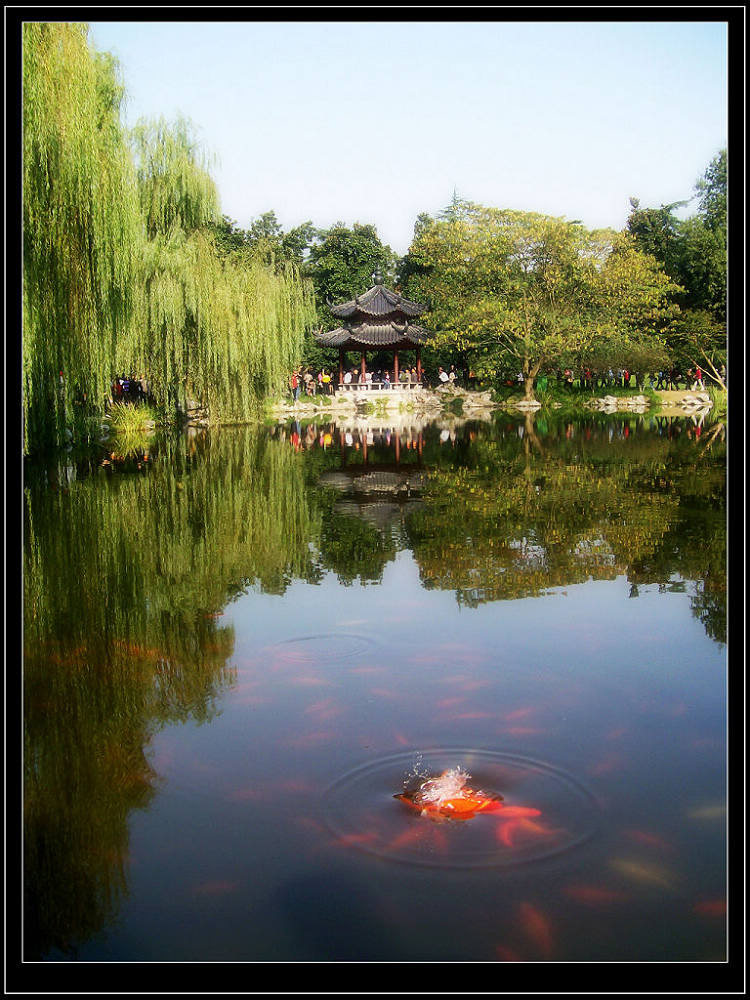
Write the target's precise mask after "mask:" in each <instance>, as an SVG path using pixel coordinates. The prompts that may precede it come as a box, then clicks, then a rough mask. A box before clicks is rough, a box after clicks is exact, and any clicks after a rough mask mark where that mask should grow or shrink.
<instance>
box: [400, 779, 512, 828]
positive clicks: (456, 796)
mask: <svg viewBox="0 0 750 1000" xmlns="http://www.w3.org/2000/svg"><path fill="white" fill-rule="evenodd" d="M469 777H470V776H469V775H468V774H466V772H465V771H462V770H461V769H460V768H453V769H451V770H448V771H444V772H443V773H442V774H441V775H440V777H439V778H432V779H430V780H428V781H424V782H423V783H422V784H421V785H420V786H419V788H418V789H416V791H405V792H400V793H399V794H397V795H394V796H393V797H394V799H398V800H399V801H400V802H403V803H405V804H406V805H407V806H410V807H411V808H412V809H416V810H418V811H419V812H420V813H422V814H423V815H427V816H429V817H431V818H432V819H460V820H467V819H472V818H473V817H474V816H476V815H477V814H478V813H492V812H497V811H498V810H500V809H502V808H503V797H502V795H498V794H495V793H493V794H487V793H486V792H482V791H479V790H476V789H473V788H469V787H468V786H467V785H466V781H467V780H468V778H469Z"/></svg>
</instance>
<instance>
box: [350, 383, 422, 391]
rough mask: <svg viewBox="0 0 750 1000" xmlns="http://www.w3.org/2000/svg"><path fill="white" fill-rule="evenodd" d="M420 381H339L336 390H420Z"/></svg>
mask: <svg viewBox="0 0 750 1000" xmlns="http://www.w3.org/2000/svg"><path fill="white" fill-rule="evenodd" d="M422 389H423V386H422V383H421V382H375V381H372V382H348V383H347V382H341V383H340V384H337V385H336V386H335V390H336V392H402V393H403V392H422Z"/></svg>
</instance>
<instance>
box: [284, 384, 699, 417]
mask: <svg viewBox="0 0 750 1000" xmlns="http://www.w3.org/2000/svg"><path fill="white" fill-rule="evenodd" d="M658 395H659V397H660V399H661V409H662V410H665V409H666V410H668V411H669V410H671V411H673V412H680V413H684V414H694V413H695V414H697V413H701V412H706V411H708V410H709V409H710V408H711V406H712V402H711V397H710V395H709V394H708V393H707V392H690V391H687V390H686V391H683V392H660V393H658ZM456 401H460V403H461V408H460V412H461V413H462V415H463V416H464V417H476V418H480V419H481V418H482V417H487V418H489V417H490V416H491V415H492V413H493V412H495V411H496V410H498V409H504V410H518V411H519V412H521V413H534V412H536V411H537V410H539V409H540V408H541V406H542V404H541V403H540V402H539V400H537V399H523V398H518V399H508V400H506V401H505V402H504V403H495V402H493V400H492V393H491V392H490V390H486V391H484V392H482V391H476V390H468V389H463V388H461V387H460V386H456V385H452V384H451V383H445V385H440V386H437V387H436V388H435V389H419V390H415V391H413V392H409V393H404V392H344V393H341V392H339V393H335V394H334V395H332V396H328V397H326V398H323V397H320V396H316V397H313V398H312V399H308V398H305V397H303V398H301V399H299V400H298V401H297V402H296V403H291V402H289V401H288V400H278V401H277V402H276V403H275V404H273V405H272V406H271V408H270V411H271V415H272V416H273V417H275V418H276V419H281V420H283V419H289V418H309V417H315V416H321V415H323V414H326V415H330V416H331V417H334V418H335V417H340V418H352V417H356V416H364V415H366V414H367V413H372V412H373V411H374V412H376V413H383V414H385V413H391V414H393V413H410V414H413V415H414V416H416V417H424V418H434V417H438V416H440V414H441V413H446V412H451V411H454V412H455V407H453V406H451V404H452V403H454V402H456ZM581 405H582V406H585V407H586V408H587V409H590V410H598V411H600V412H602V413H617V412H627V413H646V412H647V411H648V410H649V409H651V408H652V402H651V400H650V399H649V398H647V397H646V396H644V395H642V394H638V395H635V396H611V395H606V396H601V397H594V398H592V399H587V400H585V401H583V400H582V401H581ZM553 406H555V407H559V406H560V404H559V403H557V404H553Z"/></svg>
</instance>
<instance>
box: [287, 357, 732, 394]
mask: <svg viewBox="0 0 750 1000" xmlns="http://www.w3.org/2000/svg"><path fill="white" fill-rule="evenodd" d="M718 374H719V377H720V378H721V379H722V381H723V382H724V384H725V385H726V368H725V366H724V365H722V366H721V368H720V369H719V372H718ZM550 379H556V381H557V383H558V385H561V386H563V387H564V388H566V389H569V390H572V389H575V388H576V387H577V388H580V389H587V390H591V391H593V390H596V389H612V388H622V389H637V390H639V391H640V390H643V389H645V388H649V389H654V390H669V389H671V390H679V389H681V388H682V389H692V390H697V389H700V390H705V388H706V381H705V372H704V371H703V370H702V369H701V368H700V366H698V365H696V366H694V367H692V368H688V369H687V371H684V372H683V371H681V370H680V369H679V368H671V369H666V368H665V369H662V370H660V371H655V372H641V371H630V370H629V369H627V368H612V367H611V368H608V369H606V370H605V371H595V370H594V369H592V368H589V367H584V368H581V369H580V370H578V371H574V370H573V369H572V368H565V369H564V370H559V371H557V372H555V373H554V374H552V375H550V374H547V373H545V374H540V375H537V376H536V377H535V379H534V387H535V388H536V389H539V390H542V391H544V390H545V389H546V388H547V385H548V382H549V381H550ZM398 380H399V382H400V383H401V384H402V385H403V384H411V385H416V384H420V385H422V386H424V387H426V388H429V387H430V385H431V381H430V379H429V378H428V377H427V375H426V373H425V372H424V370H422V371H421V372H418V371H417V369H416V368H413V367H412V368H408V367H407V368H404V369H402V370H401V371H400V372H399V378H398ZM498 381H499V383H500V385H504V386H506V387H507V386H514V387H518V388H523V386H524V383H525V376H524V374H523V372H521V371H518V372H510V373H505V374H503V375H501V376H500V378H499V380H498ZM435 382H436V384H437V385H445V384H446V383H450V384H452V385H461V386H465V387H467V388H473V387H476V386H477V385H478V384H479V383H478V380H477V377H476V376H475V374H474V372H473V371H470V370H467V371H459V370H457V369H456V366H455V365H450V366H449V367H448V368H444V367H443V366H442V365H440V366H439V367H438V370H437V375H436V378H435ZM337 383H338V374H337V375H336V376H335V377H334V376H333V375H332V374H331V373H330V372H329V371H328V370H327V369H326V368H325V367H324V368H321V370H320V371H319V372H318V373H317V374H314V373H313V372H312V371H311V370H310V369H309V368H304V369H303V368H298V369H297V370H296V371H294V372H293V373H292V375H291V377H290V382H289V386H290V390H291V394H292V397H293V399H294V400H295V401H296V400H298V399H299V398H300V396H315V395H333V393H334V391H335V388H336V384H337ZM493 383H494V384H497V383H496V382H495V380H488V379H485V380H483V382H482V386H483V387H485V388H486V387H489V386H490V385H491V384H493ZM343 384H344V386H347V387H349V386H352V385H355V386H357V387H358V388H360V389H381V390H382V389H390V388H391V386H392V384H393V374H392V373H391V372H390V371H388V370H387V369H380V368H379V369H377V370H375V371H370V370H369V369H365V371H364V372H363V371H362V370H361V369H359V368H349V369H347V370H346V371H345V372H344V375H343Z"/></svg>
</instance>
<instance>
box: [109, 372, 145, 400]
mask: <svg viewBox="0 0 750 1000" xmlns="http://www.w3.org/2000/svg"><path fill="white" fill-rule="evenodd" d="M110 393H111V401H112V402H114V403H143V402H146V401H147V400H149V399H150V398H151V390H150V388H149V384H148V380H147V379H146V376H145V375H141V376H140V378H130V377H129V376H128V375H120V376H119V377H118V378H116V379H115V380H114V382H113V383H112V386H111V389H110Z"/></svg>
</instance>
